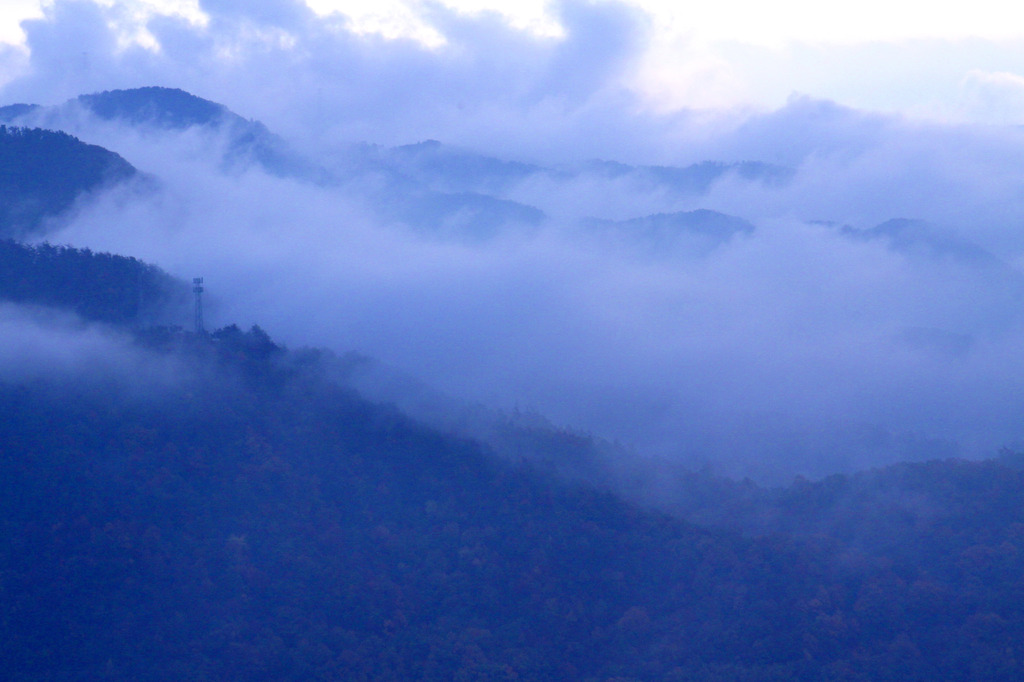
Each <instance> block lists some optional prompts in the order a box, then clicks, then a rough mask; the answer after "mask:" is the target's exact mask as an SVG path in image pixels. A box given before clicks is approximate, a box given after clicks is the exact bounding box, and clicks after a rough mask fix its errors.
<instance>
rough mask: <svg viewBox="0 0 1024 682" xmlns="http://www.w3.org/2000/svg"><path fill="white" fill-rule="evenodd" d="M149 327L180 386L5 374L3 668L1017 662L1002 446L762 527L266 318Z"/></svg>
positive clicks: (1010, 517)
mask: <svg viewBox="0 0 1024 682" xmlns="http://www.w3.org/2000/svg"><path fill="white" fill-rule="evenodd" d="M138 343H139V344H140V346H141V347H143V348H144V349H146V352H150V353H154V354H165V355H166V354H170V355H172V356H174V357H177V358H178V360H179V361H180V362H181V363H182V367H185V368H188V369H187V370H185V371H182V372H181V375H180V377H179V384H178V386H177V388H168V387H167V386H164V387H163V388H161V389H159V390H158V391H154V392H152V393H151V394H150V395H148V396H147V397H145V398H140V397H139V392H138V391H119V390H118V389H117V387H116V386H114V385H106V387H105V388H104V389H102V390H98V389H96V388H88V389H86V388H83V387H82V386H81V385H80V384H74V385H64V384H61V383H60V382H57V383H45V382H37V383H35V384H31V385H11V384H4V385H0V409H2V410H3V414H4V415H5V418H4V419H3V420H2V421H0V443H2V444H3V445H2V450H0V590H2V592H0V594H2V595H3V600H4V609H3V610H2V612H0V667H2V669H3V670H4V671H5V675H6V678H7V679H12V680H40V679H52V680H92V679H121V680H172V679H174V680H177V679H190V680H228V679H232V680H237V679H243V680H338V679H346V680H409V679H418V680H514V679H520V680H522V679H529V680H566V679H581V680H600V681H608V680H623V679H625V680H630V679H632V680H783V679H785V680H792V679H798V680H799V679H804V680H884V679H893V680H935V679H947V680H974V679H993V680H999V679H1006V680H1010V679H1019V676H1020V668H1019V666H1018V663H1017V661H1018V660H1019V658H1020V653H1021V652H1020V648H1021V644H1020V642H1022V641H1024V612H1022V606H1024V599H1022V596H1024V595H1022V594H1021V588H1022V582H1021V581H1022V578H1021V576H1022V575H1024V570H1022V569H1024V565H1022V560H1021V557H1020V554H1019V552H1018V549H1017V546H1018V544H1019V543H1020V541H1021V536H1022V533H1024V531H1022V530H1021V529H1022V528H1024V525H1021V519H1020V516H1021V505H1020V504H1019V493H1018V492H1017V491H1019V490H1020V489H1021V483H1024V481H1021V480H1020V478H1021V477H1020V474H1019V473H1018V472H1017V470H1016V469H1015V468H1013V467H1012V466H1010V463H1008V462H1007V463H993V462H989V463H975V464H971V463H963V462H961V463H956V464H933V465H920V466H921V468H920V469H914V468H906V469H902V468H897V469H894V470H892V471H891V472H890V473H885V472H881V473H878V474H876V478H875V479H874V482H871V481H869V480H867V479H865V480H864V481H863V487H864V488H865V489H867V490H870V489H875V494H876V496H878V497H885V499H891V500H896V499H897V497H896V493H897V492H898V490H897V489H896V488H894V487H893V485H892V484H891V483H886V481H890V482H891V481H893V480H899V481H903V482H904V483H905V485H904V489H906V490H911V489H913V488H914V486H919V487H925V488H927V489H929V490H935V491H947V492H948V496H950V497H952V498H955V499H961V500H962V504H961V506H962V511H963V513H962V514H953V515H952V516H949V515H944V514H941V513H936V514H930V515H929V514H925V513H921V514H919V515H918V517H916V518H915V519H914V520H913V521H912V522H904V521H905V518H904V517H900V518H896V519H893V520H892V522H891V523H889V524H888V525H887V526H885V525H883V524H882V523H881V521H879V522H878V523H876V524H875V527H876V535H877V534H881V536H883V537H884V536H885V533H886V532H887V531H886V530H885V528H889V529H891V530H893V531H894V532H897V533H898V534H896V535H893V536H892V537H891V538H890V539H891V540H892V542H890V543H888V544H886V543H880V542H877V540H878V537H875V538H873V540H875V542H873V544H871V546H870V547H869V546H868V545H867V544H865V543H863V542H860V541H859V540H858V539H857V538H853V537H850V536H849V535H848V534H846V533H845V532H844V531H843V528H844V526H843V520H844V513H845V511H844V510H847V509H857V508H858V507H857V505H846V506H845V507H844V506H843V505H839V504H826V503H825V502H823V500H827V499H828V491H829V490H831V488H830V486H831V487H833V488H834V487H835V480H833V482H832V483H828V482H823V483H821V484H799V485H797V486H794V487H793V488H792V489H791V490H789V492H788V493H786V495H783V496H782V498H780V500H777V501H775V502H774V504H775V506H776V508H780V505H782V506H785V505H786V504H788V505H789V507H788V513H789V514H790V515H791V516H792V517H793V518H803V519H805V520H806V521H805V523H810V521H809V520H810V519H814V518H819V519H821V518H824V517H823V516H821V514H822V511H823V510H825V509H827V510H828V511H829V514H828V521H829V524H827V525H826V524H822V525H821V527H820V528H819V529H818V530H817V532H815V533H809V532H805V531H804V530H800V532H796V531H794V532H785V533H784V532H774V533H771V534H767V535H763V536H759V537H751V536H749V535H744V534H742V533H740V532H738V531H732V530H711V529H702V528H700V527H698V526H696V525H692V524H690V523H687V522H684V521H680V520H675V519H673V518H670V517H668V516H665V515H663V514H659V513H655V512H649V511H643V510H641V509H640V508H638V507H636V506H633V505H631V504H628V503H626V502H624V501H622V500H621V499H619V498H617V497H616V496H614V495H613V494H611V493H609V492H607V491H601V490H597V489H594V488H591V487H586V486H582V485H575V486H573V485H566V484H562V483H559V482H557V481H556V480H554V479H553V478H552V477H550V476H549V475H547V474H546V473H542V472H540V471H538V470H537V469H535V468H533V467H532V466H530V465H528V464H523V463H520V464H515V463H510V462H509V461H508V460H504V459H501V458H498V457H495V456H493V455H492V454H490V453H489V452H488V451H487V450H486V449H485V448H483V447H482V446H480V445H478V444H475V443H473V442H471V441H467V440H463V439H459V438H455V437H453V436H447V435H444V434H442V433H439V432H436V431H433V430H431V429H429V428H426V427H424V426H422V425H420V424H417V423H416V422H414V421H412V420H410V419H409V418H407V417H405V416H403V415H402V414H401V413H399V412H398V411H397V410H395V409H394V408H391V407H388V406H384V405H375V404H371V403H368V402H366V401H365V400H363V399H362V398H360V397H359V396H358V395H357V394H355V393H353V392H352V391H350V390H348V389H346V388H345V387H344V386H341V385H339V384H337V383H335V382H333V381H332V380H330V379H329V378H328V372H327V367H328V366H329V365H330V364H331V362H332V360H331V358H330V356H329V355H328V354H325V353H322V352H317V351H288V350H286V349H284V348H281V347H279V346H277V345H276V344H274V342H273V341H272V340H271V339H270V338H269V337H268V336H267V335H266V334H265V333H264V332H262V331H261V330H260V329H259V328H255V327H254V328H253V329H250V330H249V331H247V332H246V331H242V330H240V329H238V328H236V327H229V328H226V329H223V330H220V331H218V332H215V333H213V334H210V335H207V336H196V335H193V334H187V333H183V332H180V331H174V330H168V329H164V330H159V329H155V330H151V331H149V332H147V333H145V334H143V335H140V337H139V341H138ZM140 381H141V380H140ZM858 480H859V479H858ZM915 481H916V483H914V482H915ZM911 483H913V484H912V485H911ZM886 486H888V487H889V489H888V490H887V489H886ZM907 486H909V487H907ZM740 487H742V486H740ZM885 492H891V493H892V495H891V496H889V497H886V496H885V495H884V494H883V493H885ZM787 495H788V496H787ZM717 497H718V498H719V499H720V504H721V508H722V509H729V508H730V507H729V505H730V504H733V502H731V501H730V498H729V495H728V494H725V493H721V494H719V495H718V496H717ZM751 497H752V496H748V505H751V508H752V507H753V506H754V505H755V502H751V501H749V498H751ZM753 497H756V496H753ZM854 497H855V496H854ZM869 497H870V496H869ZM909 499H910V498H906V500H905V501H907V500H909ZM732 500H735V495H733V496H732ZM756 504H761V503H760V502H758V503H756ZM908 504H909V502H908ZM801 505H803V506H801ZM868 507H870V505H867V506H862V507H861V512H857V513H862V512H863V511H864V509H866V508H868ZM765 509H767V507H765ZM886 509H888V508H883V509H880V510H877V514H876V516H881V515H884V514H885V513H886ZM968 510H970V513H968ZM968 518H969V519H970V520H969V521H967V520H966V519H968ZM957 519H960V520H957ZM847 520H848V521H850V522H856V524H858V525H862V524H861V522H860V520H859V519H858V518H857V517H856V516H851V517H850V518H849V519H847ZM869 525H870V524H869ZM778 527H779V528H781V527H782V526H781V525H779V526H778ZM858 543H859V544H858ZM936 543H937V544H936ZM940 547H941V548H943V551H941V552H939V551H935V549H936V548H940Z"/></svg>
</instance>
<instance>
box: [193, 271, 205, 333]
mask: <svg viewBox="0 0 1024 682" xmlns="http://www.w3.org/2000/svg"><path fill="white" fill-rule="evenodd" d="M203 291H204V289H203V278H202V277H193V278H192V293H194V294H195V295H196V320H195V322H196V334H203V333H205V332H206V330H205V329H204V328H203Z"/></svg>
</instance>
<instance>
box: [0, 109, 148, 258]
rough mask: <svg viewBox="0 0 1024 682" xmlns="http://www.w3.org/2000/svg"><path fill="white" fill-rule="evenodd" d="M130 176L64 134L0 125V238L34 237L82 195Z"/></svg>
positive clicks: (108, 155)
mask: <svg viewBox="0 0 1024 682" xmlns="http://www.w3.org/2000/svg"><path fill="white" fill-rule="evenodd" d="M136 173H137V171H136V170H135V168H134V167H132V165H131V164H129V163H128V162H127V161H125V160H124V159H123V158H121V157H120V156H118V155H117V154H115V153H114V152H111V151H109V150H107V149H104V148H102V147H98V146H96V145H90V144H86V143H84V142H82V141H80V140H79V139H78V138H76V137H73V136H71V135H68V134H67V133H63V132H59V131H53V130H41V129H39V128H32V129H29V128H17V127H9V126H5V125H0V236H2V237H16V238H20V237H23V236H25V235H27V234H32V233H37V232H39V231H40V230H41V229H42V224H43V221H44V219H46V218H50V217H54V216H57V215H59V214H61V213H63V212H65V211H67V210H68V209H69V208H71V206H72V205H73V204H74V202H75V200H76V199H77V198H78V197H79V196H80V195H81V194H82V193H84V192H88V191H90V190H94V189H98V188H99V187H102V186H104V185H106V184H108V183H112V182H117V181H121V180H126V179H128V178H130V177H132V176H134V175H136Z"/></svg>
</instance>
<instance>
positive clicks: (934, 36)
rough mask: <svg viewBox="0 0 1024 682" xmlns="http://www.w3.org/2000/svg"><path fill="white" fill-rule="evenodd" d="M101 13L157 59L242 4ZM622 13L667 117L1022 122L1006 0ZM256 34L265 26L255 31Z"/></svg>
mask: <svg viewBox="0 0 1024 682" xmlns="http://www.w3.org/2000/svg"><path fill="white" fill-rule="evenodd" d="M306 3H307V6H308V7H309V8H311V9H312V10H313V11H315V12H316V14H317V15H318V16H320V17H321V18H322V19H323V21H324V23H325V24H329V25H334V26H338V25H341V26H344V28H345V29H346V30H349V31H354V32H356V33H358V34H361V35H367V36H386V37H387V38H390V39H412V40H415V41H418V42H419V43H421V44H423V45H427V46H430V47H433V48H435V49H441V48H443V47H444V46H445V45H446V44H447V45H449V46H450V45H451V44H453V42H452V41H451V39H452V38H453V36H452V35H446V32H447V33H449V34H450V33H451V27H450V26H449V28H447V29H446V28H445V23H446V22H448V23H449V24H450V23H451V21H450V18H447V17H446V16H445V15H446V13H447V12H449V11H454V12H456V13H457V14H458V15H460V16H463V17H477V18H479V17H481V16H486V15H488V14H491V15H493V16H494V17H496V18H498V20H499V21H502V22H504V23H507V24H509V25H511V26H513V27H515V28H516V29H518V30H521V31H522V32H524V33H525V34H528V35H531V36H534V37H536V38H538V39H541V40H543V39H559V38H560V37H564V34H565V26H564V20H563V18H562V17H561V16H560V14H561V13H562V12H563V11H564V6H563V5H560V4H558V3H550V2H544V1H543V0H531V1H530V2H524V1H517V2H502V1H499V0H437V1H435V2H424V1H411V2H404V1H403V0H386V1H381V2H374V3H367V2H363V1H362V0H306ZM98 4H99V5H101V6H103V7H104V8H106V12H105V20H106V21H108V22H110V23H112V24H117V25H118V27H119V28H118V31H119V40H120V41H121V47H127V46H128V45H129V44H132V43H135V44H142V45H146V46H147V47H149V48H150V49H154V50H155V49H158V42H159V41H157V40H156V39H155V38H154V36H153V33H152V31H150V30H147V28H146V24H147V22H151V21H154V20H160V18H161V17H176V18H179V19H183V20H185V21H187V22H190V23H192V24H193V25H196V26H207V27H209V24H208V22H209V18H210V15H211V13H213V14H216V13H217V11H218V10H219V9H223V8H224V7H227V6H228V5H230V4H231V3H227V2H223V1H212V0H208V1H207V2H200V0H135V1H131V0H101V1H100V2H99V3H98ZM279 4H280V3H271V5H279ZM571 4H573V3H568V4H567V5H571ZM577 4H578V3H577ZM594 4H604V5H609V4H610V3H607V2H606V3H594ZM619 4H620V6H621V7H628V8H631V9H633V10H635V12H636V15H635V16H633V17H632V18H631V19H630V21H634V22H637V23H639V24H642V29H640V30H642V32H643V37H642V39H641V44H640V45H638V46H637V48H636V50H635V53H634V54H632V55H631V63H630V64H628V65H627V68H626V69H625V71H624V72H623V73H622V74H620V77H621V78H622V79H623V80H624V82H625V84H626V86H627V87H628V88H629V89H630V90H631V91H632V92H634V93H636V94H637V95H638V97H639V105H640V106H644V107H646V108H650V109H653V110H655V111H658V112H660V113H664V112H667V111H673V110H678V109H683V108H696V109H713V110H717V109H722V108H737V107H738V108H744V107H746V108H751V107H752V108H759V109H766V108H769V109H770V108H776V107H779V106H782V105H783V104H784V103H785V101H786V100H787V99H788V98H789V97H791V96H793V95H794V94H798V95H805V96H811V97H816V98H825V99H829V100H832V101H835V102H838V103H841V104H844V105H846V106H851V107H855V108H862V109H871V110H878V111H886V112H899V113H903V114H907V115H910V116H914V117H918V118H930V119H939V120H950V121H973V122H987V123H999V124H1005V123H1013V122H1017V121H1019V120H1020V119H1021V118H1022V117H1024V75H1022V74H1024V8H1020V7H1017V6H1014V5H1012V4H1010V5H1008V4H1007V3H1005V2H1000V1H997V0H981V1H979V2H973V3H970V5H969V6H967V5H964V4H963V3H952V2H924V1H921V0H891V1H886V0H866V1H865V2H858V3H849V2H847V3H820V2H809V1H807V0H780V1H779V2H773V3H764V2H756V1H751V0H723V1H722V2H714V3H707V2H699V3H698V2H672V1H668V0H627V1H626V2H623V3H619ZM567 5H565V6H567ZM47 8H49V10H47ZM52 8H53V2H52V1H51V2H47V0H6V1H5V3H4V12H3V15H2V17H0V41H3V42H6V43H7V44H10V45H20V46H22V47H24V45H25V41H26V36H25V34H24V31H23V29H22V27H21V25H20V24H21V22H22V21H23V20H25V19H30V18H38V17H40V16H42V15H43V13H44V11H52ZM263 14H264V15H266V12H264V13H263ZM250 28H252V29H254V30H255V25H252V26H250ZM287 31H288V29H284V31H283V33H287ZM283 33H282V34H283ZM250 37H252V36H250ZM263 37H264V38H266V37H267V35H264V36H263ZM22 54H23V56H24V53H22ZM5 62H6V63H4V64H3V66H2V68H0V82H3V81H4V80H10V79H12V78H14V77H15V76H16V75H17V74H18V73H19V71H20V69H23V68H24V67H25V61H24V60H20V61H19V60H17V59H14V58H9V59H8V60H5Z"/></svg>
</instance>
